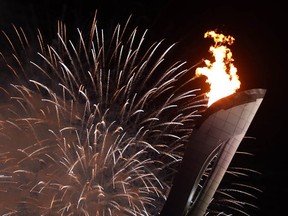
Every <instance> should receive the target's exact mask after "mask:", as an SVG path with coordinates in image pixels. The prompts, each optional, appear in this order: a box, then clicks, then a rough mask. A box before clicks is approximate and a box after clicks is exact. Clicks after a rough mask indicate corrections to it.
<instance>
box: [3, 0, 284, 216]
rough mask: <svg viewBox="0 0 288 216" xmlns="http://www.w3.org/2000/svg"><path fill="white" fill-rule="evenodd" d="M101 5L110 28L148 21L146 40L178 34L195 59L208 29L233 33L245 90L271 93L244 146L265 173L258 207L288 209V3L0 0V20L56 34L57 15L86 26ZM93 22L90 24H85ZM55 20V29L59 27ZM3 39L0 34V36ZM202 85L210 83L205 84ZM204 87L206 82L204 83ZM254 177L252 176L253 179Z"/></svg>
mask: <svg viewBox="0 0 288 216" xmlns="http://www.w3.org/2000/svg"><path fill="white" fill-rule="evenodd" d="M96 9H97V10H98V11H97V14H98V19H99V22H100V25H101V26H102V27H103V28H107V29H108V30H109V29H110V30H111V28H114V26H115V24H116V23H118V22H120V23H122V24H123V23H125V21H126V19H127V18H128V16H129V15H131V14H132V20H131V24H132V25H135V26H138V27H139V29H140V31H143V30H145V29H148V36H147V37H148V40H151V41H159V40H161V39H163V38H165V41H166V42H167V43H168V44H169V43H170V44H172V43H174V42H177V46H176V48H175V50H174V55H175V56H177V58H179V59H182V60H185V61H187V64H188V65H191V66H192V65H194V64H195V63H197V62H199V61H200V60H201V59H202V58H208V57H209V56H210V54H209V53H208V49H209V46H210V45H212V41H211V40H208V39H204V37H203V35H204V33H205V32H206V31H207V30H215V29H217V30H219V31H220V32H222V33H223V34H225V35H231V36H233V37H234V38H235V42H234V44H233V45H232V46H231V51H232V53H233V57H234V60H235V62H234V64H235V66H236V67H237V69H238V75H239V77H240V80H241V90H245V89H251V88H264V89H267V93H266V95H265V98H264V100H263V103H262V104H261V106H260V108H259V110H258V112H257V114H256V116H255V118H254V120H253V122H252V124H251V126H250V128H249V130H248V132H247V136H252V137H254V138H255V139H252V140H250V139H248V140H243V143H241V145H240V147H239V148H240V149H239V150H241V151H248V152H251V153H252V154H254V157H253V160H252V161H250V160H249V163H250V164H249V167H251V168H252V169H256V170H257V171H259V172H260V173H261V176H260V177H257V178H256V179H254V180H255V181H256V184H257V186H258V188H260V189H261V190H262V191H263V192H262V193H261V194H260V195H259V196H258V200H257V205H258V207H259V210H258V211H257V212H256V213H255V215H259V216H265V215H267V216H268V215H269V216H272V215H273V216H274V215H283V214H285V213H284V212H286V211H287V207H286V205H287V194H288V189H287V184H286V181H287V170H288V169H287V168H288V165H287V164H288V159H287V141H286V140H285V139H284V138H285V133H286V132H287V128H288V127H287V123H288V122H287V120H288V119H287V116H288V115H287V111H288V109H287V108H288V107H287V104H286V103H287V98H288V95H287V93H288V91H287V86H288V84H286V82H287V81H288V79H287V72H288V71H287V61H288V58H287V57H288V55H287V50H288V45H287V27H288V25H287V21H286V20H288V17H287V10H286V9H285V6H284V3H280V2H277V1H269V2H267V3H264V1H263V2H262V1H261V2H258V3H257V2H255V1H254V2H252V3H251V2H249V3H248V2H245V1H239V3H238V2H237V1H231V2H230V3H229V2H225V1H221V2H219V3H217V2H216V1H214V2H212V1H211V2H209V1H201V0H200V1H192V0H191V1H188V0H158V1H156V0H155V1H149V0H146V1H144V0H134V1H133V0H130V1H128V0H126V1H120V0H118V1H117V0H113V1H108V0H102V1H92V0H91V1H87V0H85V1H84V0H82V1H81V0H78V1H75V2H74V1H63V0H62V1H61V0H58V1H47V0H46V1H21V0H19V1H16V0H1V1H0V27H1V29H3V30H6V29H9V28H11V23H14V24H15V25H17V26H24V28H25V29H28V31H29V29H30V34H35V29H36V28H37V27H39V28H40V29H41V31H42V32H44V34H47V35H53V33H54V31H55V26H56V22H57V20H58V19H62V20H64V21H65V22H66V23H68V28H69V25H70V26H72V30H73V31H74V30H75V29H76V28H77V27H80V28H81V27H84V28H85V26H86V25H88V23H90V21H91V19H92V18H93V16H94V13H95V11H96ZM86 27H87V26H86ZM53 28H54V29H53ZM2 43H4V42H3V41H0V44H2ZM203 85H204V84H203ZM200 87H201V86H200ZM251 181H252V180H251Z"/></svg>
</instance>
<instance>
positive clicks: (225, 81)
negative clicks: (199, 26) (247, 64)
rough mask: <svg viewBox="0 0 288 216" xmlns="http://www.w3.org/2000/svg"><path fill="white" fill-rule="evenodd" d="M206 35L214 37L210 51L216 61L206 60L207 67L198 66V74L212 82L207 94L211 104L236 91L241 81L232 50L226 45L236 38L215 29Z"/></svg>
mask: <svg viewBox="0 0 288 216" xmlns="http://www.w3.org/2000/svg"><path fill="white" fill-rule="evenodd" d="M204 37H205V38H207V37H210V38H213V39H214V42H215V44H214V46H211V47H210V49H209V52H210V53H212V55H213V56H214V58H215V62H213V63H211V62H210V61H209V60H204V62H205V64H206V67H201V68H197V69H196V76H201V75H204V76H206V77H207V80H206V82H207V83H209V84H210V91H209V92H208V93H206V95H207V97H208V106H210V105H211V104H212V103H214V102H215V101H217V100H219V99H220V98H223V97H226V96H228V95H230V94H233V93H235V91H236V90H237V89H239V88H240V84H241V83H240V81H239V79H238V78H239V77H238V75H237V74H236V73H237V68H236V67H234V65H233V64H232V62H233V61H234V59H233V58H232V52H231V51H230V49H229V48H227V47H226V46H225V44H228V45H231V44H233V42H234V38H233V37H231V36H225V35H223V34H217V33H216V32H215V31H209V32H206V33H205V35H204Z"/></svg>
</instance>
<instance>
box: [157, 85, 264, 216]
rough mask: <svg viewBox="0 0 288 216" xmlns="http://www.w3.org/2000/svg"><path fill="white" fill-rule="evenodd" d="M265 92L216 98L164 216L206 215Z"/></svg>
mask: <svg viewBox="0 0 288 216" xmlns="http://www.w3.org/2000/svg"><path fill="white" fill-rule="evenodd" d="M265 93H266V90H265V89H250V90H246V91H242V92H238V93H235V94H232V95H230V96H228V97H225V98H222V99H220V100H218V101H216V102H215V103H214V104H212V105H211V106H210V107H209V108H208V109H207V110H206V111H205V112H204V114H203V116H202V117H201V119H199V120H200V121H199V122H198V123H197V126H196V129H195V131H194V133H193V134H192V136H191V140H190V144H189V145H187V146H186V149H185V153H184V157H183V160H182V162H181V165H180V169H179V171H178V174H177V175H176V176H175V179H174V182H173V186H172V187H171V190H170V192H169V195H168V198H167V200H166V202H165V204H164V207H163V209H162V211H161V213H160V216H203V215H204V214H205V212H206V211H207V208H208V206H209V204H210V202H211V200H212V198H213V196H214V193H215V191H216V190H217V188H218V186H219V184H220V182H221V180H222V178H223V176H224V174H225V172H226V171H227V168H228V166H229V164H230V162H231V160H232V158H233V156H234V154H235V152H236V150H237V148H238V146H239V144H240V143H241V141H242V139H243V138H244V136H245V134H246V132H247V130H248V128H249V126H250V124H251V122H252V120H253V118H254V116H255V114H256V112H257V110H258V108H259V106H260V104H261V102H262V100H263V98H264V96H265ZM216 156H217V158H216V160H215V161H214V163H213V167H212V170H211V172H210V173H209V176H208V177H207V178H206V181H205V183H204V185H203V187H202V189H201V190H199V191H197V189H198V185H199V183H200V180H201V178H202V177H203V174H204V172H205V170H206V168H207V167H208V165H209V164H210V163H211V161H212V160H213V159H215V157H216ZM196 192H197V193H196Z"/></svg>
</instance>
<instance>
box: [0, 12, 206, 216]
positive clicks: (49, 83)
mask: <svg viewBox="0 0 288 216" xmlns="http://www.w3.org/2000/svg"><path fill="white" fill-rule="evenodd" d="M127 23H128V22H127ZM127 23H126V25H125V26H124V28H123V30H122V26H121V25H117V26H116V27H115V31H114V33H113V35H112V36H111V37H110V38H108V40H106V37H104V35H105V34H104V31H103V30H101V29H100V30H99V29H98V27H97V19H96V16H95V19H94V20H93V23H92V28H91V31H90V32H88V33H82V32H81V30H79V29H78V30H77V34H78V36H77V37H78V40H76V42H73V41H72V40H69V39H68V36H67V35H66V26H65V25H64V24H63V23H61V22H59V23H58V38H57V39H56V40H55V41H53V42H52V45H49V44H47V43H45V39H44V38H43V36H42V35H41V33H40V31H39V32H38V35H37V39H38V45H37V46H36V45H33V46H32V45H31V44H30V43H31V42H30V41H29V40H28V39H27V37H26V35H25V33H24V31H23V30H22V28H18V27H15V26H14V27H13V28H14V30H15V31H14V32H15V35H16V37H17V38H18V39H17V40H14V39H11V38H12V37H11V36H9V35H8V34H6V33H5V32H3V33H4V36H5V38H6V39H7V40H8V44H9V45H10V47H11V53H10V54H9V53H7V52H5V53H1V58H2V59H1V61H2V65H1V69H2V71H1V73H5V74H4V75H1V77H4V76H7V77H6V78H7V80H9V82H8V83H4V80H3V78H1V79H2V80H1V83H3V84H2V86H1V90H2V91H1V97H2V102H1V107H0V109H1V114H0V136H1V137H0V140H1V141H0V150H1V151H0V152H1V153H0V199H1V200H2V202H1V203H0V213H1V215H99V216H100V215H101V216H106V215H113V216H117V215H153V214H155V215H156V214H157V213H158V212H159V211H160V209H161V208H162V205H163V203H164V202H165V199H166V195H167V194H168V192H169V188H170V186H171V182H172V179H173V175H174V173H175V172H176V170H177V166H178V165H179V162H180V161H181V158H182V155H183V147H184V146H185V145H186V143H187V142H188V138H189V136H190V134H191V133H192V129H193V126H194V121H195V119H196V118H197V117H199V115H200V111H201V109H203V108H202V107H205V106H206V102H205V101H202V100H201V98H200V97H199V96H197V91H198V90H199V89H191V88H190V89H189V88H188V90H187V85H185V86H181V87H179V83H178V82H179V80H180V79H181V78H183V77H184V76H187V74H188V72H189V70H187V69H185V68H184V66H185V62H175V63H173V64H170V63H167V62H165V57H166V55H168V53H169V52H170V50H171V49H172V48H173V45H172V46H170V47H168V49H165V50H164V52H160V51H161V48H162V43H163V41H160V42H156V43H154V44H152V45H151V46H149V48H147V49H145V45H144V42H145V35H146V33H147V31H145V32H144V33H143V34H139V33H138V30H137V28H135V29H134V30H133V31H131V33H130V34H127V33H126V31H127V28H128V26H127ZM34 53H35V54H36V53H37V54H36V55H34ZM159 53H160V54H159ZM4 69H5V70H4ZM6 74H9V75H6ZM10 80H11V82H10ZM5 82H6V81H5ZM191 82H192V81H191ZM191 82H187V83H186V84H188V85H191ZM199 98H200V99H199Z"/></svg>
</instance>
